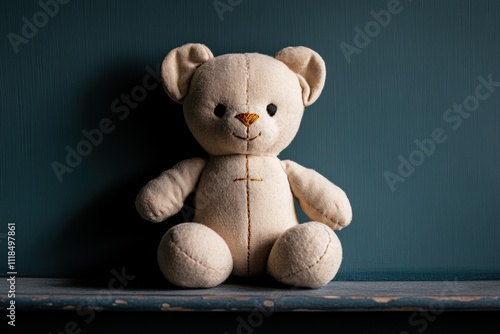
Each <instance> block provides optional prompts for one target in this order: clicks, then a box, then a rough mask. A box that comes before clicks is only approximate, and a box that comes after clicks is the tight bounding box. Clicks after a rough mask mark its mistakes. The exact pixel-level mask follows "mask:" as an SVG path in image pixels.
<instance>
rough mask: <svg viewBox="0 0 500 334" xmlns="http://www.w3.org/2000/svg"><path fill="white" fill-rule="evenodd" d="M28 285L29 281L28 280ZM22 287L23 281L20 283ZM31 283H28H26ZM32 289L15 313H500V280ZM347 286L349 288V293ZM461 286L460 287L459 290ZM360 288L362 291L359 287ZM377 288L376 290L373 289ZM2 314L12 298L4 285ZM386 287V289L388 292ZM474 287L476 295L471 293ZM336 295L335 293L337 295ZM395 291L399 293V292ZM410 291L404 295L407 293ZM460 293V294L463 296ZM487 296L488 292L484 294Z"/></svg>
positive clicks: (22, 294)
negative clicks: (448, 286) (445, 286)
mask: <svg viewBox="0 0 500 334" xmlns="http://www.w3.org/2000/svg"><path fill="white" fill-rule="evenodd" d="M25 280H26V279H25ZM21 282H23V281H21ZM26 282H27V281H26ZM29 282H30V284H31V286H30V287H26V288H25V291H22V289H20V288H19V289H18V291H16V298H15V306H16V310H30V311H35V310H53V311H57V310H66V311H72V310H76V311H79V310H84V309H93V310H96V311H101V310H106V311H149V312H151V311H198V312H208V311H211V312H213V311H236V312H251V311H255V310H259V311H261V312H293V311H302V312H304V311H425V310H431V311H434V312H442V311H460V310H464V311H466V310H484V311H485V310H496V311H500V281H490V282H486V283H485V282H484V281H477V282H471V281H468V282H461V283H460V282H459V283H458V286H457V291H458V292H457V291H455V292H454V293H449V294H444V293H438V291H440V290H441V291H442V282H436V283H435V288H433V286H434V285H433V284H432V283H429V282H425V284H422V283H423V282H392V283H393V284H394V285H399V286H402V287H403V288H399V290H394V289H393V290H392V291H391V289H390V286H391V285H389V284H390V283H388V282H384V283H382V284H381V282H364V283H358V282H348V283H346V282H344V283H343V286H344V289H343V290H341V291H339V289H337V286H335V284H339V283H338V282H335V283H331V286H332V287H333V286H335V288H331V287H330V286H327V287H326V289H324V290H320V292H318V291H317V290H316V291H315V290H302V291H300V290H273V289H269V288H259V287H251V288H248V290H247V289H246V287H244V286H243V287H239V286H237V287H236V288H235V286H234V285H232V286H227V287H226V288H225V287H224V286H222V287H217V288H214V289H208V290H185V291H179V290H166V291H163V290H113V291H110V290H106V289H98V288H97V287H95V288H83V289H82V288H78V287H75V288H72V287H71V286H50V285H44V283H45V282H46V281H45V280H43V279H30V280H29ZM346 284H347V285H348V287H349V289H345V286H346ZM460 284H462V285H460ZM358 286H359V288H357V287H358ZM372 286H373V289H371V288H370V287H372ZM1 287H2V290H1V293H2V294H1V295H0V309H5V308H6V307H7V306H8V305H9V304H8V303H9V302H10V300H11V299H10V298H8V295H7V294H5V293H4V292H5V291H6V289H5V288H6V287H7V285H6V284H2V285H1ZM386 287H387V289H386ZM471 287H474V290H473V291H471ZM335 292H337V294H336V293H335ZM396 292H397V293H396ZM405 292H406V293H405ZM460 292H461V293H460ZM482 292H484V293H482Z"/></svg>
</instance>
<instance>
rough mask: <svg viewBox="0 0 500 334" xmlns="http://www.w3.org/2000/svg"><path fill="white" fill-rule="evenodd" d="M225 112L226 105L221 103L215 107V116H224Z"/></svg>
mask: <svg viewBox="0 0 500 334" xmlns="http://www.w3.org/2000/svg"><path fill="white" fill-rule="evenodd" d="M225 113H226V106H225V105H223V104H220V103H219V104H218V105H217V107H215V109H214V114H215V116H217V117H219V118H222V116H224V114H225Z"/></svg>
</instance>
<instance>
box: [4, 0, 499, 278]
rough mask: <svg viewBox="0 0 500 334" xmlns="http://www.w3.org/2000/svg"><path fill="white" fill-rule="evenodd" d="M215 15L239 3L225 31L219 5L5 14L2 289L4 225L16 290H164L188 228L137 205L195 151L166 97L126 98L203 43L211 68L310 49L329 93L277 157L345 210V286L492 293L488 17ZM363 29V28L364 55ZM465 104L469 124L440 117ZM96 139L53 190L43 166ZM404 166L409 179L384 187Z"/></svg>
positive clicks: (494, 61)
mask: <svg viewBox="0 0 500 334" xmlns="http://www.w3.org/2000/svg"><path fill="white" fill-rule="evenodd" d="M42 1H43V0H42ZM47 1H48V0H47ZM49 2H50V1H49ZM221 2H222V3H226V2H232V3H233V4H235V6H231V10H228V11H226V12H224V13H223V14H222V18H223V20H221V18H220V17H219V16H218V13H217V11H216V9H215V8H214V5H213V1H212V0H206V1H195V0H191V1H186V0H178V1H160V0H158V1H97V0H93V1H78V0H73V1H70V2H69V3H68V4H65V5H60V6H59V8H58V12H57V13H56V14H55V15H53V17H48V19H47V22H44V21H43V19H44V17H43V15H38V16H37V15H36V13H37V12H38V11H40V10H41V7H40V5H38V4H37V2H35V1H10V2H9V3H3V4H2V10H1V14H0V32H1V35H2V42H1V43H0V56H1V61H0V94H1V95H0V96H1V98H0V145H1V148H0V222H1V225H0V233H2V234H1V235H0V242H1V244H0V247H1V254H2V256H1V258H0V263H1V265H2V266H1V268H0V272H1V273H2V274H4V273H5V272H6V271H7V270H6V255H5V254H6V253H5V252H6V239H5V237H6V232H7V223H8V222H13V221H15V222H16V227H17V234H16V239H17V240H16V242H17V271H18V275H20V276H92V277H99V276H106V275H107V276H109V270H111V269H112V268H118V269H119V268H121V267H126V268H127V273H128V272H133V273H134V274H136V275H137V276H139V277H142V278H144V280H146V281H147V280H148V279H153V278H158V276H159V275H158V270H157V266H156V246H157V244H158V242H159V240H160V238H161V236H162V234H163V233H164V231H165V230H166V229H168V228H169V227H170V226H172V225H173V224H176V223H179V222H181V221H182V220H183V215H182V214H179V215H177V216H175V217H173V218H172V219H170V220H168V221H167V222H164V223H163V224H159V225H155V224H152V223H149V222H146V221H143V220H141V219H140V218H139V217H138V215H137V214H136V212H135V208H134V198H135V195H136V193H137V192H138V190H139V189H140V187H141V186H143V185H144V184H145V183H146V182H147V181H148V180H149V179H151V178H153V177H154V176H156V175H157V174H159V173H160V172H161V171H162V170H164V169H166V168H168V167H170V166H171V165H173V164H174V163H176V162H178V161H180V160H182V159H184V158H187V157H191V156H194V155H199V154H203V152H202V150H201V149H200V147H199V146H198V145H197V143H196V142H195V141H194V140H193V139H192V137H191V136H190V134H189V133H188V131H187V128H186V126H185V125H184V123H183V118H182V114H181V109H180V106H179V105H177V104H175V103H173V102H172V101H170V100H169V99H168V97H167V95H166V94H165V93H164V92H163V90H162V88H161V87H159V86H157V87H156V88H152V87H151V88H152V89H150V90H147V91H146V90H143V91H142V92H144V91H145V92H146V94H147V96H146V97H145V98H144V100H142V101H140V102H138V103H137V104H131V106H129V107H125V106H126V104H125V103H124V102H123V100H122V99H123V98H124V97H125V95H130V94H131V93H134V94H136V96H137V94H140V92H141V88H138V87H139V86H142V85H143V79H144V78H145V77H146V78H147V79H148V80H149V81H147V84H148V85H149V86H151V85H153V86H154V85H155V81H154V79H151V77H149V76H148V75H150V72H153V73H154V69H155V67H156V65H157V64H158V63H159V62H161V60H162V59H163V57H164V56H165V54H166V53H167V52H168V51H169V50H171V49H172V48H174V47H177V46H180V45H182V44H184V43H188V42H201V43H205V44H206V45H208V46H209V47H210V48H211V50H212V51H213V53H214V54H215V55H220V54H223V53H229V52H245V51H249V52H261V53H265V54H274V53H275V52H276V51H278V50H280V49H281V48H283V47H286V46H291V45H305V46H308V47H310V48H312V49H314V50H316V51H317V52H318V53H320V54H321V55H322V56H323V58H324V59H325V62H326V66H327V70H328V74H327V80H326V85H325V88H324V91H323V94H322V96H321V97H320V99H319V100H318V101H317V103H315V104H314V105H312V106H311V107H309V108H308V110H307V112H306V114H305V117H304V120H303V123H302V128H301V130H300V132H299V134H298V136H297V137H296V139H295V141H294V142H293V143H292V144H291V145H290V147H289V148H287V149H286V150H285V151H284V152H283V153H282V155H281V158H283V159H285V158H287V159H293V160H295V161H297V162H299V163H300V164H302V165H304V166H308V167H311V168H314V169H316V170H317V171H319V172H321V173H322V174H324V175H325V176H326V177H328V178H329V179H330V180H332V181H334V182H335V183H337V184H338V185H340V186H341V187H342V188H343V189H345V191H346V192H347V194H348V196H349V198H350V199H351V203H352V206H353V211H354V220H353V222H352V225H351V226H349V227H348V228H346V229H344V230H342V231H340V232H339V237H340V239H341V241H342V243H343V246H344V262H343V265H342V267H341V270H340V273H339V276H338V278H339V279H455V278H457V279H471V278H496V279H498V278H500V247H499V244H500V134H499V129H500V117H499V110H500V87H499V85H500V84H495V83H493V86H491V87H489V89H490V90H489V91H488V89H487V87H479V88H478V86H479V85H483V86H484V84H482V83H481V82H482V81H481V80H483V79H485V80H488V77H489V76H491V79H492V80H493V81H494V82H500V61H499V60H500V20H499V18H500V3H499V2H498V1H486V0H482V1H452V0H449V1H417V0H414V1H409V0H401V3H400V4H399V6H395V7H394V8H393V7H392V6H393V2H391V1H388V0H380V1H348V0H345V1H285V0H282V1H257V0H243V1H239V0H232V1H229V0H221ZM238 3H239V4H238ZM388 5H389V7H390V9H391V10H392V11H393V13H394V14H391V19H390V22H385V23H384V25H385V27H380V25H378V24H374V23H373V22H375V21H374V16H373V14H370V11H372V10H373V11H375V12H379V11H380V10H383V9H386V8H387V7H388ZM52 10H53V11H54V7H52ZM34 14H35V19H36V20H38V24H39V25H40V26H41V27H40V28H38V31H37V32H36V33H35V32H34V31H32V30H31V31H30V30H29V29H26V28H25V29H24V30H25V31H24V35H25V36H28V37H31V38H26V39H25V40H24V43H22V44H19V45H18V46H17V47H18V50H17V51H18V52H17V53H16V52H15V48H14V47H13V44H12V43H11V42H10V41H9V36H10V39H13V38H14V37H13V36H14V35H13V34H10V35H9V33H11V32H12V33H14V34H17V35H19V36H21V37H22V34H23V31H22V26H23V25H25V24H26V23H25V21H23V17H26V18H27V20H29V21H30V22H33V15H34ZM384 18H385V20H386V21H388V18H387V17H384ZM356 27H359V28H360V29H362V30H364V29H365V28H368V29H374V30H371V31H369V34H371V36H372V37H371V38H370V37H369V38H370V40H369V41H368V40H366V38H365V40H363V38H362V37H360V36H359V33H357V32H356V30H355V28H356ZM377 27H378V28H379V29H378V30H377ZM30 34H31V35H30ZM356 34H358V36H357V38H356ZM23 38H24V37H23ZM18 41H19V40H18ZM356 43H357V45H358V47H357V48H356V49H354V47H356ZM347 44H349V45H350V49H349V50H351V54H350V55H349V57H346V55H344V53H343V52H342V48H341V46H342V47H344V48H349V46H347ZM348 58H349V61H348ZM147 76H148V77H147ZM481 78H483V79H481ZM495 85H496V86H495ZM122 94H125V95H122ZM475 94H478V95H477V96H478V97H479V98H480V99H478V98H476V97H475ZM116 100H117V101H116ZM464 103H465V104H466V107H467V108H469V109H473V111H472V112H470V115H469V114H467V113H466V110H465V109H463V111H462V114H463V115H464V116H460V114H459V112H458V111H453V110H451V111H448V109H450V108H451V109H453V105H454V104H456V105H457V106H456V107H455V109H457V108H459V107H460V106H459V105H461V104H464ZM118 108H120V109H118ZM103 120H104V121H103ZM107 120H108V121H107ZM101 122H104V123H106V122H108V123H106V124H102V123H101ZM100 124H101V125H102V126H104V128H105V130H107V132H108V133H105V134H103V137H102V139H100V138H97V137H96V139H99V140H100V141H101V142H100V143H98V145H97V146H95V147H93V148H92V152H90V153H89V154H88V155H87V156H86V157H84V158H83V159H82V161H73V166H74V168H72V172H71V173H69V172H67V173H64V174H62V182H60V181H61V180H59V179H58V177H57V176H56V174H55V173H54V170H53V166H52V164H53V162H54V161H57V162H60V163H65V158H66V154H67V147H70V148H72V149H76V148H77V146H78V144H79V143H81V142H82V140H84V139H85V138H86V137H85V135H84V134H83V132H82V131H83V130H87V131H91V130H92V129H95V128H98V127H99V126H100ZM436 129H437V130H436ZM440 129H441V130H440ZM176 131H180V132H181V135H180V136H179V135H177V134H176ZM433 132H434V144H430V143H429V141H424V143H426V145H427V146H428V149H431V148H432V147H431V146H432V145H434V146H435V147H434V149H433V151H429V152H427V153H428V155H425V154H424V153H418V152H413V151H414V150H416V149H418V146H417V144H415V140H420V141H423V140H424V139H426V138H432V136H433ZM437 141H440V143H439V142H437ZM81 145H84V144H81ZM80 148H81V149H85V148H86V147H83V146H82V147H80ZM412 152H413V153H412ZM399 156H401V157H403V158H404V159H406V160H409V159H410V158H411V159H412V160H413V162H414V163H416V164H419V166H417V167H416V168H414V170H411V169H410V170H401V172H403V175H404V177H402V176H397V178H395V177H396V175H397V173H398V165H399V164H400V162H399V161H400V160H398V159H401V158H399ZM415 159H416V160H415ZM419 159H420V160H419ZM422 160H423V161H422ZM401 168H403V167H401ZM401 168H400V169H401ZM405 168H406V169H408V166H406V167H405ZM386 172H390V173H393V174H388V173H386ZM384 174H385V176H384ZM387 175H391V177H392V178H393V180H395V181H394V182H396V183H395V184H394V187H393V189H391V187H390V186H389V183H388V182H387V180H386V176H387ZM402 180H404V182H398V181H402ZM393 190H394V191H393ZM189 211H190V210H189V207H187V209H186V210H185V211H184V216H186V215H189V213H190V212H189ZM107 276H106V277H107Z"/></svg>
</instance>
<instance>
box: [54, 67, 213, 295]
mask: <svg viewBox="0 0 500 334" xmlns="http://www.w3.org/2000/svg"><path fill="white" fill-rule="evenodd" d="M147 74H148V73H147V72H146V71H144V67H141V66H140V65H138V64H137V62H133V63H125V62H122V63H121V64H120V65H119V66H116V65H115V69H111V70H110V69H109V67H107V68H105V69H103V71H102V72H100V73H99V74H98V75H97V74H96V78H94V79H92V80H91V81H90V82H89V85H88V87H89V88H88V89H87V92H86V94H85V102H84V103H83V104H82V110H81V113H82V116H81V117H83V122H84V123H85V125H86V129H90V128H95V127H96V125H97V124H98V123H99V120H100V119H102V118H104V117H109V118H111V119H112V120H113V123H114V124H115V125H116V129H115V130H114V131H113V132H112V133H110V134H107V135H105V136H104V140H103V145H102V147H97V148H95V150H105V152H106V151H108V150H113V149H116V142H118V146H122V147H118V148H119V149H120V154H122V153H121V152H124V151H125V152H133V153H134V156H135V158H136V159H137V157H139V159H140V161H139V162H137V163H136V165H139V166H140V167H138V168H136V169H135V170H134V172H133V175H130V176H127V177H126V178H122V179H121V180H120V182H119V185H117V186H108V187H107V188H106V189H104V191H103V192H102V193H101V195H99V196H96V197H94V198H92V199H91V200H90V201H88V203H85V205H83V206H82V207H83V208H82V209H81V210H79V212H76V213H74V215H73V216H72V217H71V218H70V219H69V220H68V221H67V222H65V224H64V227H63V228H62V230H61V231H60V232H59V233H58V235H57V237H55V243H54V244H53V245H52V250H53V254H54V256H55V257H56V258H57V263H58V268H60V270H61V271H63V272H64V276H65V277H72V278H79V279H83V280H82V281H81V282H90V281H92V282H94V283H95V282H97V283H96V284H101V285H103V286H104V285H106V284H108V282H109V281H110V280H111V279H112V278H113V277H114V275H115V274H116V273H115V274H114V272H118V273H123V272H124V273H125V274H126V275H128V276H130V277H129V278H130V280H129V281H127V285H128V286H129V287H130V286H131V287H147V288H154V287H158V288H165V287H168V286H170V285H169V283H167V281H166V280H165V278H163V275H162V274H161V272H160V270H159V268H158V264H157V259H156V250H157V247H158V244H159V242H160V240H161V238H162V236H163V234H164V233H165V231H166V230H167V229H168V228H170V227H171V226H173V225H174V224H177V223H180V222H182V221H185V220H186V218H189V217H188V216H190V215H192V210H189V208H192V207H193V203H192V196H190V197H189V198H188V201H187V202H186V207H187V208H188V209H187V210H184V214H181V213H179V214H177V215H175V216H173V217H171V218H169V219H167V220H166V221H165V222H163V223H160V224H153V223H151V222H148V221H145V220H143V219H142V218H141V217H140V216H139V214H138V213H137V211H136V209H135V205H134V201H135V197H136V196H137V193H138V192H139V190H140V189H141V188H142V187H143V186H144V185H145V184H146V183H147V182H148V181H149V180H151V179H153V178H155V177H157V176H158V175H159V174H160V173H161V172H162V171H163V170H165V169H168V168H169V167H171V166H173V165H174V164H175V163H177V162H180V161H182V160H184V159H186V158H189V157H194V156H206V153H205V152H204V150H203V149H202V148H201V146H200V145H199V144H198V143H197V142H196V140H195V139H194V138H193V137H192V135H191V133H190V132H189V130H188V128H187V126H186V125H185V122H184V118H183V114H182V106H181V105H180V104H178V103H176V102H174V101H172V100H171V99H170V98H169V97H168V96H167V94H166V93H165V91H164V90H163V87H162V86H161V84H160V83H158V85H157V87H156V88H155V89H153V90H149V91H147V97H146V98H145V99H144V100H142V101H140V102H138V103H137V106H136V107H135V108H133V109H132V108H131V109H130V114H129V115H128V116H127V117H126V118H124V119H123V120H120V119H119V117H118V116H119V114H113V112H112V111H111V108H110V106H111V102H112V101H113V100H114V99H116V98H120V96H121V94H122V93H125V94H130V92H131V91H132V89H133V88H134V87H136V86H138V85H142V83H143V78H144V76H145V75H147ZM153 82H154V80H153V79H150V81H149V84H152V83H153ZM110 137H111V138H110ZM106 141H108V143H106ZM123 146H125V147H124V150H123ZM109 153H110V154H109V155H107V154H106V158H105V160H104V163H105V164H106V165H113V164H115V165H116V164H117V163H116V162H113V161H109V160H108V159H112V156H113V155H114V154H116V153H114V152H109ZM94 154H95V153H94ZM92 160H93V157H92V155H90V156H89V157H87V158H86V160H85V161H84V162H83V163H82V166H83V165H84V164H92ZM99 163H101V164H102V163H103V161H102V158H101V161H100V162H99ZM117 167H118V168H119V167H120V166H117ZM79 168H82V167H79ZM83 168H84V167H83ZM73 174H78V173H73ZM80 175H81V174H80ZM71 177H77V175H71ZM89 181H90V184H89V187H91V184H92V181H91V180H89ZM131 276H134V278H133V279H132V278H131ZM89 279H90V280H89ZM129 283H130V284H129ZM104 287H106V286H104Z"/></svg>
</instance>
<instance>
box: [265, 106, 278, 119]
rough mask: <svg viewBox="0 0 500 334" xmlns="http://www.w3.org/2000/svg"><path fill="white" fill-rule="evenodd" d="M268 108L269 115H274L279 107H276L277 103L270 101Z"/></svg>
mask: <svg viewBox="0 0 500 334" xmlns="http://www.w3.org/2000/svg"><path fill="white" fill-rule="evenodd" d="M266 110H267V113H268V114H269V116H271V117H273V116H274V115H275V114H276V111H278V107H276V105H275V104H273V103H269V104H268V105H267V108H266Z"/></svg>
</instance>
